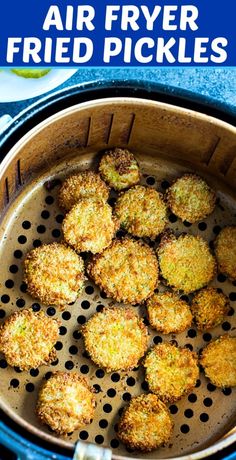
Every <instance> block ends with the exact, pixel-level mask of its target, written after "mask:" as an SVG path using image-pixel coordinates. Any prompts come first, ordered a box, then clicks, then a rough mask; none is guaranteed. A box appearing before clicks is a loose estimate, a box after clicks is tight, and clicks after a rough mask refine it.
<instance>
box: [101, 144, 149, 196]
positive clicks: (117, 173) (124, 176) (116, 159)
mask: <svg viewBox="0 0 236 460" xmlns="http://www.w3.org/2000/svg"><path fill="white" fill-rule="evenodd" d="M99 172H100V174H101V176H102V178H103V179H104V181H105V182H106V183H107V184H108V185H109V186H110V187H112V188H114V189H115V190H123V189H125V188H128V187H132V185H136V184H137V183H138V182H139V181H140V171H139V165H138V163H137V161H136V159H135V157H134V155H133V154H132V153H131V152H130V151H129V150H126V149H120V148H115V149H113V150H107V151H106V152H105V153H104V155H103V157H102V159H101V162H100V165H99Z"/></svg>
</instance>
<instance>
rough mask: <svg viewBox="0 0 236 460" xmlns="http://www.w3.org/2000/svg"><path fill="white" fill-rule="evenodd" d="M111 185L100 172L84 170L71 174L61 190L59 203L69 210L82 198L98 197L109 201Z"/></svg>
mask: <svg viewBox="0 0 236 460" xmlns="http://www.w3.org/2000/svg"><path fill="white" fill-rule="evenodd" d="M109 191H110V189H109V187H108V186H107V185H106V184H105V182H104V181H103V180H102V179H101V177H100V176H99V174H97V173H95V172H93V171H82V172H79V173H77V174H73V175H72V176H69V177H68V178H67V179H66V180H65V181H64V182H63V184H62V186H61V188H60V191H59V197H58V199H59V205H60V207H61V208H62V209H64V210H65V211H69V210H70V209H71V208H72V207H73V206H74V205H75V204H76V203H77V202H78V201H79V200H80V199H81V198H91V197H97V198H100V199H101V200H104V201H107V199H108V196H109Z"/></svg>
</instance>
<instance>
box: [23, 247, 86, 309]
mask: <svg viewBox="0 0 236 460" xmlns="http://www.w3.org/2000/svg"><path fill="white" fill-rule="evenodd" d="M84 279H85V277H84V262H83V259H82V258H81V257H80V256H78V255H77V254H76V253H75V252H74V251H73V250H72V249H71V248H68V247H67V246H65V245H64V244H61V243H50V244H44V245H42V246H40V247H38V248H36V249H33V250H32V251H30V252H29V253H28V254H27V256H26V259H25V260H24V281H25V283H26V284H27V290H28V292H29V294H31V295H32V297H34V298H35V299H39V300H41V302H43V303H44V304H45V305H58V306H64V305H66V304H68V303H71V302H75V300H76V299H77V297H78V296H79V294H80V292H81V291H82V289H83V287H84Z"/></svg>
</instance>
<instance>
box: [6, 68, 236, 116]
mask: <svg viewBox="0 0 236 460" xmlns="http://www.w3.org/2000/svg"><path fill="white" fill-rule="evenodd" d="M107 79H109V80H111V79H113V80H124V81H127V80H130V79H136V80H141V81H145V80H149V81H151V82H155V83H161V84H164V85H167V86H173V87H174V88H178V89H185V90H188V91H191V92H193V93H197V94H200V95H203V96H206V97H209V98H210V99H212V100H213V102H214V101H217V102H220V103H222V104H225V105H226V106H228V108H229V110H231V112H234V113H236V68H183V67H182V68H175V69H174V68H164V67H163V68H158V69H153V68H146V69H142V68H134V69H124V68H116V69H98V68H95V69H86V68H83V69H80V70H78V72H77V73H76V74H75V75H74V76H73V77H72V78H70V79H69V80H67V81H66V82H65V83H64V84H63V85H61V86H60V87H58V88H57V90H58V89H60V88H66V87H67V86H72V85H75V84H78V83H83V82H90V81H94V80H98V81H99V80H107ZM53 91H55V90H53ZM53 91H51V93H52V92H53ZM47 94H49V93H47ZM41 97H42V96H39V97H35V98H33V99H29V100H27V101H20V102H15V103H4V104H0V116H1V115H3V114H5V113H9V114H10V115H11V116H15V115H17V114H18V113H19V112H20V111H21V110H23V109H25V108H26V107H27V106H28V105H30V104H32V103H33V102H35V101H37V100H39V99H40V98H41Z"/></svg>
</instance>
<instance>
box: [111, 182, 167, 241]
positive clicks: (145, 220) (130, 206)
mask: <svg viewBox="0 0 236 460" xmlns="http://www.w3.org/2000/svg"><path fill="white" fill-rule="evenodd" d="M115 214H116V216H117V217H118V219H119V220H120V223H121V226H122V227H123V228H124V229H125V230H127V231H128V232H129V233H131V234H132V235H135V236H139V237H145V236H147V237H149V238H152V239H154V238H156V236H157V235H159V233H161V232H162V231H163V230H164V228H165V226H166V224H167V207H166V204H165V203H164V201H163V196H162V194H161V193H159V192H157V191H156V190H154V189H151V188H148V187H143V186H142V185H136V186H135V187H132V188H130V189H129V190H127V191H126V192H122V193H121V194H120V196H119V197H118V200H117V202H116V205H115Z"/></svg>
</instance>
